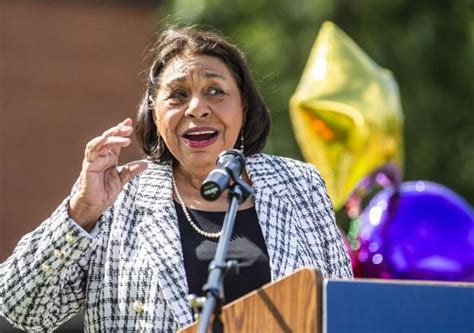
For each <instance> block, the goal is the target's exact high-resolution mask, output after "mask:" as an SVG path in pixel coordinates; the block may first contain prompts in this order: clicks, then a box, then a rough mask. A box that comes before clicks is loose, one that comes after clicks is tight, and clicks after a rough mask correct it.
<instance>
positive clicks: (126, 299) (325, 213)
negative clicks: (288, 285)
mask: <svg viewBox="0 0 474 333" xmlns="http://www.w3.org/2000/svg"><path fill="white" fill-rule="evenodd" d="M171 171H172V170H171V165H170V164H150V166H149V168H148V169H147V170H146V171H145V172H144V173H143V174H141V175H140V176H137V177H135V178H133V179H132V180H131V181H130V182H129V183H128V184H127V185H126V186H125V188H124V189H123V191H122V193H121V194H120V196H119V197H118V199H117V201H116V202H115V204H114V206H112V207H111V208H110V209H108V210H107V211H106V213H105V214H104V215H103V216H102V218H101V220H100V221H99V224H98V228H99V233H98V234H97V236H95V237H94V238H91V237H87V235H86V234H85V233H84V232H83V231H81V230H80V228H79V227H78V226H77V224H75V222H74V221H72V220H71V219H70V218H69V217H68V214H67V204H68V198H66V200H65V201H64V202H63V203H62V204H61V205H60V206H59V207H58V208H57V210H56V211H55V212H54V213H53V215H52V216H51V217H50V218H49V219H47V220H46V221H45V222H43V223H42V224H41V225H40V226H39V227H38V228H37V229H36V230H34V231H33V232H31V233H29V234H27V235H26V236H24V237H23V238H22V239H21V240H20V242H19V243H18V245H17V247H16V249H15V251H14V253H13V255H12V256H11V257H10V258H8V259H7V260H6V261H5V262H4V263H2V264H1V266H0V280H1V285H0V312H1V314H2V315H3V316H5V317H6V318H7V319H9V320H10V321H11V322H12V323H14V324H15V325H16V326H18V327H20V328H23V329H26V330H28V331H45V330H53V329H54V328H56V327H58V326H59V325H60V324H61V323H63V322H64V321H66V320H67V319H68V318H70V317H71V316H73V315H74V314H75V313H76V312H78V311H79V310H80V308H81V307H84V312H85V327H86V331H87V332H111V331H113V332H128V331H137V332H168V331H176V330H177V329H178V328H179V327H183V326H185V325H187V324H190V323H191V322H192V320H193V319H192V315H191V310H190V307H189V305H188V303H187V300H186V295H187V293H188V287H187V281H186V273H185V271H184V263H183V256H182V251H181V242H180V235H179V229H178V225H177V223H178V221H177V217H176V211H175V208H174V204H173V200H172V186H171ZM247 173H248V175H249V178H250V179H251V181H252V183H253V188H254V190H255V197H254V199H255V206H256V211H257V214H258V218H259V223H260V225H261V228H262V232H263V235H264V237H265V241H266V244H267V247H268V253H269V258H270V266H271V273H272V279H273V280H274V279H277V278H280V277H282V276H284V275H286V274H289V273H291V272H292V271H294V270H296V269H297V268H299V267H302V266H314V267H317V268H318V269H319V270H320V271H321V272H322V274H323V276H326V277H335V278H351V277H352V271H351V266H350V261H349V258H348V256H347V254H346V252H345V250H344V246H343V243H342V240H341V236H340V234H339V231H338V230H337V227H336V225H335V221H334V214H333V210H332V206H331V203H330V201H329V198H328V196H327V193H326V189H325V186H324V183H323V181H322V179H321V177H320V175H319V174H318V172H317V171H316V170H315V169H314V167H312V166H311V165H309V164H305V163H302V162H298V161H295V160H291V159H287V158H281V157H274V156H269V155H265V154H257V155H254V156H252V157H249V158H248V159H247Z"/></svg>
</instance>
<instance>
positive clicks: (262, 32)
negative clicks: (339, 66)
mask: <svg viewBox="0 0 474 333" xmlns="http://www.w3.org/2000/svg"><path fill="white" fill-rule="evenodd" d="M325 20H331V21H333V22H334V23H336V24H337V25H338V26H339V27H340V28H342V30H344V31H345V32H346V33H347V34H348V35H349V36H351V37H352V39H354V40H355V41H356V43H358V44H359V46H360V47H361V48H362V49H363V50H365V51H366V52H367V53H368V54H369V55H370V56H371V57H372V59H374V60H375V61H376V62H377V63H378V64H380V65H381V66H383V67H385V68H388V69H390V70H391V71H392V72H393V74H394V77H395V79H396V80H397V82H398V84H399V87H400V95H401V102H402V109H403V112H404V116H405V125H404V141H405V168H404V170H405V172H404V179H405V180H411V179H426V180H431V181H434V182H437V183H440V184H443V185H445V186H447V187H449V188H451V189H452V190H454V191H456V192H457V193H459V194H460V195H462V196H463V197H464V198H465V199H466V200H467V201H468V202H469V203H471V205H472V202H473V201H474V179H473V178H474V177H473V176H474V146H473V143H474V113H473V106H474V100H473V99H474V85H473V78H474V3H473V1H472V0H456V1H454V0H453V1H433V0H421V1H409V0H390V1H376V0H361V1H349V0H324V1H322V0H291V1H290V0H279V1H272V0H252V1H249V0H239V1H235V2H229V1H216V0H176V1H151V0H149V1H146V0H140V1H132V0H130V1H125V0H122V1H120V0H115V1H112V0H109V1H106V0H102V1H99V0H96V1H93V0H82V1H67V3H66V2H64V1H59V0H48V1H41V2H40V1H27V0H16V1H0V24H1V30H0V33H1V37H0V38H1V39H0V40H1V52H0V112H1V119H2V122H1V125H0V126H1V132H0V140H1V141H0V142H1V145H0V147H1V148H0V149H1V153H0V184H1V187H0V211H1V215H0V217H1V224H0V226H1V234H0V261H3V260H4V259H6V258H7V257H8V255H9V253H11V251H12V250H13V248H14V246H15V244H16V243H17V242H18V240H19V239H20V237H21V236H22V235H23V234H25V233H26V232H28V231H30V230H32V229H33V228H34V227H35V226H37V225H38V224H39V223H40V222H41V221H42V220H44V219H45V218H47V217H48V216H49V214H50V213H51V212H52V211H53V210H54V208H55V207H56V206H57V205H58V204H59V203H60V202H61V200H62V199H63V198H64V197H65V196H66V195H67V194H68V192H69V189H70V187H71V185H72V184H73V182H74V180H75V179H76V177H77V175H78V174H79V171H80V167H81V160H82V154H83V149H84V146H85V144H86V142H87V141H88V140H89V139H90V138H92V137H94V136H96V135H98V134H99V133H100V132H101V131H102V130H104V129H105V128H108V127H110V126H112V125H114V124H115V123H117V122H119V121H121V120H123V119H124V118H125V117H127V116H130V117H134V116H135V113H136V109H137V105H138V102H139V99H140V96H141V94H142V92H143V87H144V71H145V69H146V65H147V63H146V61H145V60H144V59H145V54H146V53H145V49H146V46H147V45H148V43H149V42H150V41H152V37H153V32H154V31H156V30H158V29H160V27H161V26H162V25H164V24H173V23H188V24H204V25H209V26H211V27H214V28H216V29H217V30H220V31H222V32H223V33H224V34H226V35H228V36H229V37H230V38H231V39H232V40H233V41H234V42H235V43H237V44H238V45H239V46H240V47H241V48H242V49H243V50H244V51H245V52H246V54H247V57H248V60H249V63H250V65H251V68H252V71H253V74H254V77H255V79H256V81H257V84H258V86H259V88H260V91H261V92H262V94H263V95H264V97H265V99H266V101H267V103H268V105H269V106H270V108H271V110H272V113H273V129H272V133H271V137H270V140H269V142H268V144H267V147H266V152H268V153H271V154H278V155H284V156H289V157H293V158H296V159H302V155H301V152H300V149H299V147H298V145H297V144H296V141H295V138H294V133H293V130H292V127H291V125H290V121H289V114H288V103H289V99H290V97H291V96H292V94H293V92H294V91H295V88H296V86H297V84H298V81H299V79H300V77H301V74H302V71H303V68H304V66H305V63H306V60H307V58H308V56H309V52H310V50H311V46H312V45H313V42H314V40H315V38H316V35H317V32H318V31H319V29H320V27H321V24H322V23H323V21H325ZM140 156H141V153H140V151H139V150H138V148H137V145H134V146H133V147H132V148H129V149H127V150H125V151H124V153H123V156H122V160H123V161H124V162H126V161H128V160H131V159H135V158H140Z"/></svg>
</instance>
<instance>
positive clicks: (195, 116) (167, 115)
mask: <svg viewBox="0 0 474 333" xmlns="http://www.w3.org/2000/svg"><path fill="white" fill-rule="evenodd" d="M243 105H244V103H243V101H242V98H241V96H240V91H239V88H238V87H237V83H236V81H235V79H234V77H233V76H232V74H231V72H230V71H229V69H228V68H227V66H226V65H225V64H224V63H223V62H222V61H221V60H219V59H218V58H215V57H210V56H203V55H189V56H184V55H183V56H178V57H175V58H174V59H172V60H171V62H170V63H169V64H168V65H167V67H166V68H165V69H164V71H163V72H162V73H161V75H160V77H159V89H158V91H157V96H156V100H155V111H154V119H155V123H156V126H157V128H158V131H159V132H160V134H161V136H162V138H163V140H164V141H165V143H166V145H167V147H168V149H169V150H170V151H171V153H172V154H173V156H174V157H175V158H176V159H177V160H178V161H179V163H180V164H181V166H182V167H184V168H185V169H186V170H187V171H188V172H192V173H207V172H209V170H210V169H211V168H213V167H214V166H215V163H216V159H217V155H218V154H219V153H220V152H222V151H223V150H226V149H232V148H233V147H234V145H235V143H236V141H237V138H238V137H239V134H240V130H241V128H242V122H243Z"/></svg>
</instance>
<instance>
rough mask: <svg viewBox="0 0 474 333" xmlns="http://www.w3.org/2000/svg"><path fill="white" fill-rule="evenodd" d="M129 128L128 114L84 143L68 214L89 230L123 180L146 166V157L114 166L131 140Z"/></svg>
mask: <svg viewBox="0 0 474 333" xmlns="http://www.w3.org/2000/svg"><path fill="white" fill-rule="evenodd" d="M132 132H133V127H132V120H131V119H130V118H127V119H125V120H124V121H123V122H121V123H120V124H118V125H117V126H114V127H112V128H110V129H108V130H106V131H105V132H104V133H102V135H101V136H98V137H96V138H94V139H92V140H91V141H89V143H88V144H87V146H86V150H85V154H84V155H85V156H84V161H83V163H82V170H81V175H80V176H79V186H78V190H77V192H76V193H75V194H74V195H73V197H72V198H71V200H70V201H69V216H70V217H71V218H72V219H73V220H74V221H76V222H77V223H78V224H79V225H81V227H83V228H84V229H86V230H88V231H90V230H92V228H93V227H94V225H95V224H96V222H97V220H98V219H99V218H100V216H101V215H102V214H103V212H104V211H105V210H106V209H107V208H108V207H109V206H111V205H112V204H113V203H114V202H115V200H116V199H117V197H118V195H119V193H120V191H121V190H122V188H123V186H124V185H125V183H126V182H128V181H129V180H130V178H132V177H133V176H135V175H138V174H139V173H140V172H142V171H144V170H145V169H146V168H147V162H145V161H134V162H130V163H128V164H126V165H123V166H120V167H118V166H117V164H118V158H119V155H120V150H121V149H122V147H126V146H128V145H129V144H130V142H131V140H130V138H129V136H130V135H131V134H132Z"/></svg>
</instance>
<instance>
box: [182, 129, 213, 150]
mask: <svg viewBox="0 0 474 333" xmlns="http://www.w3.org/2000/svg"><path fill="white" fill-rule="evenodd" d="M218 136H219V132H218V131H217V130H215V129H213V128H209V127H195V128H192V129H190V130H187V131H186V132H185V133H184V134H183V138H184V142H185V143H186V144H187V145H189V146H190V147H192V148H201V147H206V146H209V145H210V144H212V143H214V141H216V140H217V137H218Z"/></svg>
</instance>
